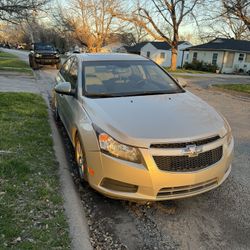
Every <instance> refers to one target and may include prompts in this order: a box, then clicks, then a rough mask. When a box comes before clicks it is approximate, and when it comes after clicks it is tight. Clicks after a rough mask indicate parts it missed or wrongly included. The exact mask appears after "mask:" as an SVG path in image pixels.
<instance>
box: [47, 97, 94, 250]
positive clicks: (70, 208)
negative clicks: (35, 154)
mask: <svg viewBox="0 0 250 250" xmlns="http://www.w3.org/2000/svg"><path fill="white" fill-rule="evenodd" d="M43 97H44V99H45V100H46V103H47V105H48V110H49V111H48V112H49V123H50V126H51V131H52V136H53V142H54V150H55V154H56V158H57V161H58V162H59V175H60V183H61V190H62V195H63V199H64V209H65V213H66V216H67V219H68V224H69V229H70V238H71V243H72V248H73V249H75V250H92V246H91V244H90V237H89V230H88V223H87V219H86V217H85V214H84V211H83V208H82V203H81V200H80V197H79V194H78V192H77V190H76V188H75V185H74V182H73V180H72V176H71V175H70V172H69V164H68V161H67V159H66V156H65V155H66V154H65V151H64V146H63V142H62V139H61V136H60V134H59V132H58V129H57V127H56V124H55V121H54V117H53V113H52V111H51V109H50V106H49V102H48V98H47V96H46V95H43Z"/></svg>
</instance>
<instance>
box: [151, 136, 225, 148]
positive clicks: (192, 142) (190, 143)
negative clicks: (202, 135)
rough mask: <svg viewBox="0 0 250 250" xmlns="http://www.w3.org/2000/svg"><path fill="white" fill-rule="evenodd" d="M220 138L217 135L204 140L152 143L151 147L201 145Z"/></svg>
mask: <svg viewBox="0 0 250 250" xmlns="http://www.w3.org/2000/svg"><path fill="white" fill-rule="evenodd" d="M218 139H220V137H219V136H218V135H217V136H214V137H210V138H206V139H202V140H197V141H189V142H180V143H164V144H152V145H151V146H150V147H151V148H185V147H186V146H187V145H196V146H200V145H204V144H207V143H211V142H214V141H217V140H218Z"/></svg>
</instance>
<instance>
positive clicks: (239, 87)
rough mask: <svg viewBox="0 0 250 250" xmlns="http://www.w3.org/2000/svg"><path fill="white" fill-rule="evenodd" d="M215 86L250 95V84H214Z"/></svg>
mask: <svg viewBox="0 0 250 250" xmlns="http://www.w3.org/2000/svg"><path fill="white" fill-rule="evenodd" d="M213 86H215V87H218V88H222V89H227V90H233V91H238V92H244V93H249V94H250V84H213Z"/></svg>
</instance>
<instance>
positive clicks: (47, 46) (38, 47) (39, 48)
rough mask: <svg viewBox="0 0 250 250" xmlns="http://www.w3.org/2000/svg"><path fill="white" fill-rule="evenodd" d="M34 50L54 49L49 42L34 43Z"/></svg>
mask: <svg viewBox="0 0 250 250" xmlns="http://www.w3.org/2000/svg"><path fill="white" fill-rule="evenodd" d="M35 50H46V51H54V50H55V48H54V47H53V46H52V45H49V44H36V45H35Z"/></svg>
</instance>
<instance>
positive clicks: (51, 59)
mask: <svg viewBox="0 0 250 250" xmlns="http://www.w3.org/2000/svg"><path fill="white" fill-rule="evenodd" d="M29 63H30V67H31V68H32V69H38V67H39V64H40V65H56V68H57V69H59V68H60V67H61V59H60V55H59V52H58V51H57V50H56V49H55V48H54V46H53V45H51V44H46V43H34V45H33V50H32V51H31V52H30V54H29Z"/></svg>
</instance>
